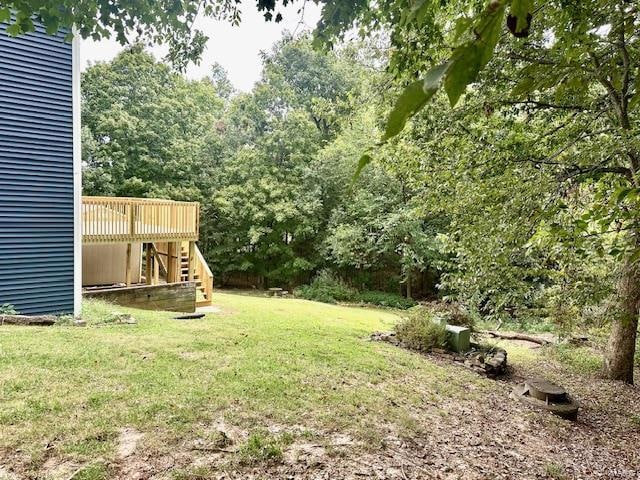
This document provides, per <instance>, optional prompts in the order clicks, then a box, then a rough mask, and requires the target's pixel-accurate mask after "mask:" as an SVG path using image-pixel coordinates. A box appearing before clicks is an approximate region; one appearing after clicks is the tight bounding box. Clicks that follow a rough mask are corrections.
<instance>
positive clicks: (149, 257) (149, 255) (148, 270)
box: [144, 243, 155, 285]
mask: <svg viewBox="0 0 640 480" xmlns="http://www.w3.org/2000/svg"><path fill="white" fill-rule="evenodd" d="M153 260H154V258H153V248H152V245H151V243H147V244H146V250H145V261H146V264H145V269H144V276H145V280H146V281H147V285H154V283H153V281H154V279H155V275H154V271H155V268H154V266H153V264H154V263H155V262H154V261H153Z"/></svg>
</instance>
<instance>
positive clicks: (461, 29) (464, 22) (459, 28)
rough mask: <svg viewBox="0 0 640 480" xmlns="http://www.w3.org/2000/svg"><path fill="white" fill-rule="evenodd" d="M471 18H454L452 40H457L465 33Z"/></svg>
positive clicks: (471, 20) (470, 23) (469, 25)
mask: <svg viewBox="0 0 640 480" xmlns="http://www.w3.org/2000/svg"><path fill="white" fill-rule="evenodd" d="M472 23H473V19H471V18H469V17H460V18H458V19H457V20H456V26H455V28H454V35H453V38H454V40H459V39H460V37H462V35H464V34H465V32H466V31H467V30H469V27H471V25H472Z"/></svg>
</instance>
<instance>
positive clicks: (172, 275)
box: [167, 242, 178, 283]
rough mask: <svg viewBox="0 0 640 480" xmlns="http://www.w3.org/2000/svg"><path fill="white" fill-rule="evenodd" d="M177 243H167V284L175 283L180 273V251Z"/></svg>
mask: <svg viewBox="0 0 640 480" xmlns="http://www.w3.org/2000/svg"><path fill="white" fill-rule="evenodd" d="M177 245H178V244H177V243H176V242H168V243H167V283H175V282H176V281H177V280H176V277H177V273H178V268H177V267H178V265H177V264H178V262H177V260H178V251H177V250H178V249H177V248H176V247H177Z"/></svg>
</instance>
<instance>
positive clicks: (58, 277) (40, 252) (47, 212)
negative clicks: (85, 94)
mask: <svg viewBox="0 0 640 480" xmlns="http://www.w3.org/2000/svg"><path fill="white" fill-rule="evenodd" d="M6 27H7V25H5V24H1V23H0V305H2V304H4V303H10V304H12V305H14V306H15V308H16V310H18V311H19V312H20V313H25V314H35V313H71V312H73V293H74V289H73V275H74V269H73V250H74V244H73V228H74V222H73V107H72V106H73V102H72V53H71V44H70V43H66V42H65V41H64V33H62V32H61V33H59V34H58V35H56V36H49V35H46V33H45V32H44V29H42V28H40V27H39V28H38V29H37V31H36V32H34V33H30V34H27V35H24V36H21V37H18V38H12V37H9V36H7V34H6Z"/></svg>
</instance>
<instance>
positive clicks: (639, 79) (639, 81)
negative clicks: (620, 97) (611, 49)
mask: <svg viewBox="0 0 640 480" xmlns="http://www.w3.org/2000/svg"><path fill="white" fill-rule="evenodd" d="M635 88H636V93H634V94H633V97H631V100H630V101H629V110H633V109H634V108H635V107H636V106H637V105H638V103H640V67H638V71H637V73H636V81H635Z"/></svg>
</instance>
